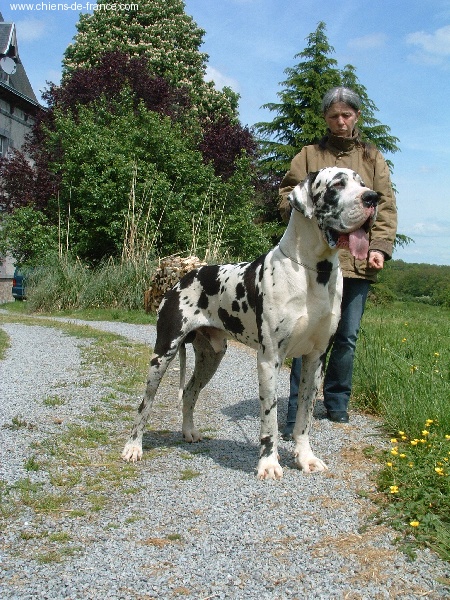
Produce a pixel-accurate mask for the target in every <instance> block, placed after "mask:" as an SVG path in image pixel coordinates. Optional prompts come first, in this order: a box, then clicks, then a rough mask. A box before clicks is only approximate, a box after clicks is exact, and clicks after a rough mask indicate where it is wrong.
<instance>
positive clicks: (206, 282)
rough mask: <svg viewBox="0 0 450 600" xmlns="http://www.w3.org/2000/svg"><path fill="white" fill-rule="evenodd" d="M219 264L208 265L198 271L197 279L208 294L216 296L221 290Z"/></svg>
mask: <svg viewBox="0 0 450 600" xmlns="http://www.w3.org/2000/svg"><path fill="white" fill-rule="evenodd" d="M219 269H220V266H219V265H208V266H206V267H202V268H201V269H199V271H198V275H197V279H198V280H199V282H200V285H201V286H202V288H203V289H204V291H205V292H206V293H207V294H208V296H216V295H217V294H218V293H219V290H220V283H221V282H220V279H219Z"/></svg>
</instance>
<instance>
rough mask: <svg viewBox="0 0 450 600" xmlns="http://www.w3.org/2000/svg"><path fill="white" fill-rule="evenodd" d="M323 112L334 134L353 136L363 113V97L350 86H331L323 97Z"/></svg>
mask: <svg viewBox="0 0 450 600" xmlns="http://www.w3.org/2000/svg"><path fill="white" fill-rule="evenodd" d="M322 112H323V117H324V119H325V121H326V123H327V125H328V128H329V129H330V131H331V133H332V134H334V135H337V136H339V137H352V135H353V133H354V129H355V125H356V123H357V122H358V119H359V117H360V115H361V99H360V98H359V96H358V94H356V92H354V91H353V90H351V89H349V88H346V87H335V88H331V90H328V92H327V93H326V94H325V96H324V97H323V100H322Z"/></svg>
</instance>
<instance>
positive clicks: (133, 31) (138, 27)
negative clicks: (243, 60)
mask: <svg viewBox="0 0 450 600" xmlns="http://www.w3.org/2000/svg"><path fill="white" fill-rule="evenodd" d="M108 3H109V0H98V2H97V9H96V10H95V11H94V12H93V14H82V15H80V20H79V22H78V23H77V30H78V33H77V35H76V36H75V38H74V43H73V44H71V45H69V46H68V48H67V49H66V52H65V55H64V61H63V78H67V77H68V76H70V74H71V73H72V72H73V71H74V70H75V69H77V68H80V67H94V66H96V65H98V63H99V61H100V60H101V57H102V56H103V55H104V54H105V53H107V52H117V51H119V52H124V53H126V54H128V55H129V56H130V57H145V58H146V59H147V60H148V64H149V69H150V71H151V73H152V74H153V75H155V76H159V77H163V78H164V79H166V81H168V82H169V83H170V84H171V85H173V86H176V87H180V86H185V87H187V88H188V89H189V91H190V93H191V95H192V98H193V104H194V105H195V107H196V110H197V111H198V112H199V113H200V116H201V117H203V118H212V119H213V120H215V117H214V115H216V117H217V114H218V113H220V114H221V115H222V116H224V115H227V116H228V117H233V118H234V119H237V113H236V111H237V102H238V97H239V96H238V95H237V94H235V93H234V92H233V91H232V90H231V89H230V88H224V89H223V90H222V91H218V90H216V89H215V88H214V84H213V83H212V82H206V81H205V73H206V64H207V60H208V55H207V54H206V53H202V52H200V50H199V49H200V46H201V45H202V43H203V35H204V34H205V31H204V30H203V29H200V28H199V27H198V26H197V25H196V23H195V21H194V20H193V19H192V17H190V16H189V15H187V14H186V13H185V10H184V2H183V0H140V1H139V2H138V3H136V5H135V6H136V7H135V8H132V6H133V5H132V4H131V5H130V6H131V8H130V10H114V11H113V10H107V9H106V8H105V7H106V5H107V4H108Z"/></svg>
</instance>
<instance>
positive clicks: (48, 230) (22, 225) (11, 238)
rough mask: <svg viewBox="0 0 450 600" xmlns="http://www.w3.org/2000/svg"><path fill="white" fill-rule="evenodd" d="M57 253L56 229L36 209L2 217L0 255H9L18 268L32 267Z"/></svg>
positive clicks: (19, 210) (20, 209)
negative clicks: (50, 254)
mask: <svg viewBox="0 0 450 600" xmlns="http://www.w3.org/2000/svg"><path fill="white" fill-rule="evenodd" d="M57 250H58V229H57V227H56V226H53V225H51V224H50V223H49V222H48V220H47V219H46V217H45V215H44V214H43V213H42V212H40V211H39V210H35V209H34V208H32V207H29V206H25V207H22V208H18V209H17V210H16V211H14V213H12V214H3V215H2V218H1V225H0V255H4V256H6V255H7V254H9V255H11V256H12V257H13V258H14V261H15V263H16V265H17V266H19V267H24V266H25V267H35V266H39V265H41V264H42V261H43V260H44V258H45V256H46V255H47V254H49V253H52V252H53V253H56V252H57Z"/></svg>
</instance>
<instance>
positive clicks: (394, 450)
mask: <svg viewBox="0 0 450 600" xmlns="http://www.w3.org/2000/svg"><path fill="white" fill-rule="evenodd" d="M391 454H392V456H397V454H398V451H397V448H392V450H391Z"/></svg>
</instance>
